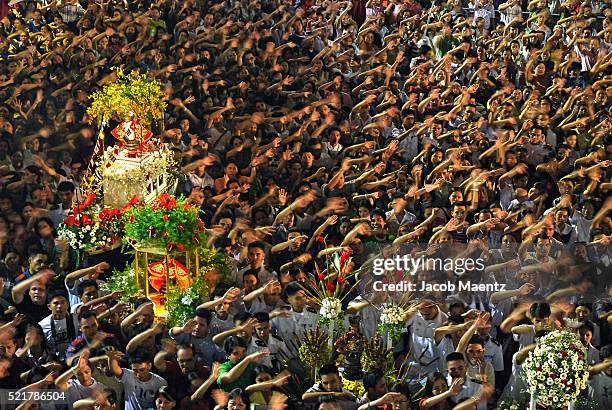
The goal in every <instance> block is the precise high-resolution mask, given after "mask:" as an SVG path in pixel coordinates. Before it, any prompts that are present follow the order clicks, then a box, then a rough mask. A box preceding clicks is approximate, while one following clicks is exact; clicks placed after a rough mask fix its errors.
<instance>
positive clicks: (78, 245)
mask: <svg viewBox="0 0 612 410" xmlns="http://www.w3.org/2000/svg"><path fill="white" fill-rule="evenodd" d="M96 200H97V196H96V194H93V193H91V194H89V195H87V197H86V198H85V200H84V201H83V202H82V203H80V204H77V205H75V206H74V207H73V208H72V209H71V210H70V212H69V214H68V216H67V217H66V219H64V221H63V222H62V223H61V224H60V225H59V227H58V237H59V239H60V240H64V241H66V242H68V245H69V246H70V248H71V249H73V250H74V251H76V252H77V253H78V254H80V252H81V251H86V252H91V253H93V252H104V251H106V250H107V249H111V248H113V247H114V246H115V245H116V244H118V243H119V238H120V237H121V235H122V232H123V223H122V221H121V212H120V211H119V209H117V208H112V209H103V208H102V206H101V205H100V204H98V203H97V201H96Z"/></svg>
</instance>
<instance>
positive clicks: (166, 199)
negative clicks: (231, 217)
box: [124, 194, 206, 253]
mask: <svg viewBox="0 0 612 410" xmlns="http://www.w3.org/2000/svg"><path fill="white" fill-rule="evenodd" d="M198 214H199V211H198V208H197V207H195V206H193V205H191V204H189V203H187V201H186V200H185V199H184V198H178V199H177V198H175V197H173V196H170V195H168V194H161V195H160V196H159V197H158V198H157V199H156V200H155V201H153V203H152V204H150V205H149V204H143V203H142V202H140V201H139V200H138V198H132V200H131V201H130V202H129V203H128V204H127V205H126V207H125V213H124V221H125V237H126V238H127V239H128V241H130V242H131V243H132V244H134V245H138V246H143V247H152V248H161V249H165V250H166V251H167V252H170V253H171V252H174V251H179V252H183V251H184V250H186V249H194V248H197V247H199V246H200V244H204V243H206V240H205V239H206V238H205V235H204V223H203V222H202V220H201V219H200V218H199V216H198Z"/></svg>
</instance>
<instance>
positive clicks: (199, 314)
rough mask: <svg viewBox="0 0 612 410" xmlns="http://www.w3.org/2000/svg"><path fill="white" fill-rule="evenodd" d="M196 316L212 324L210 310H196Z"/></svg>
mask: <svg viewBox="0 0 612 410" xmlns="http://www.w3.org/2000/svg"><path fill="white" fill-rule="evenodd" d="M195 315H196V316H197V317H201V318H202V319H204V320H206V323H207V324H210V321H211V320H212V313H210V310H208V309H203V308H199V309H196V311H195Z"/></svg>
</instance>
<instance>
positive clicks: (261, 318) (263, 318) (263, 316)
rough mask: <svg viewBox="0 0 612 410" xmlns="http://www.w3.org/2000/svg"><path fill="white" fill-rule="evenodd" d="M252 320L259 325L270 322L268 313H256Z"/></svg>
mask: <svg viewBox="0 0 612 410" xmlns="http://www.w3.org/2000/svg"><path fill="white" fill-rule="evenodd" d="M253 318H255V320H257V321H258V322H259V323H268V322H269V321H270V315H269V314H268V312H257V313H255V314H253Z"/></svg>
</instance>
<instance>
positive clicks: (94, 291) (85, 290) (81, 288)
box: [77, 279, 100, 303]
mask: <svg viewBox="0 0 612 410" xmlns="http://www.w3.org/2000/svg"><path fill="white" fill-rule="evenodd" d="M99 291H100V289H99V287H98V282H96V281H95V280H93V279H86V280H84V281H82V282H81V283H79V284H78V286H77V294H78V295H79V299H81V300H82V301H83V303H87V302H89V301H91V300H94V299H96V298H98V297H99V294H100V292H99Z"/></svg>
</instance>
